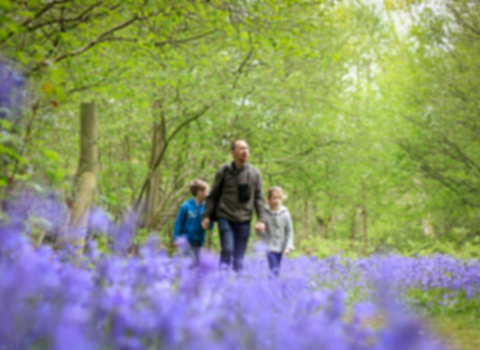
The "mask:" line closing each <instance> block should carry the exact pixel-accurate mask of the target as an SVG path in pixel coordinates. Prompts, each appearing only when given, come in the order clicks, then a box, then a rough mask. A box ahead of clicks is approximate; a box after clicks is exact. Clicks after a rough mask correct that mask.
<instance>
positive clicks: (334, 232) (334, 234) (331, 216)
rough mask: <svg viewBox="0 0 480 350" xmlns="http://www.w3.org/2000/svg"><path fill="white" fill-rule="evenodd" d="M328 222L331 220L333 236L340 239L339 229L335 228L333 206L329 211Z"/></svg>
mask: <svg viewBox="0 0 480 350" xmlns="http://www.w3.org/2000/svg"><path fill="white" fill-rule="evenodd" d="M328 222H329V224H328V225H329V227H330V229H331V230H332V232H333V237H334V238H335V239H338V234H337V229H336V228H335V216H334V215H333V209H332V207H330V209H329V212H328Z"/></svg>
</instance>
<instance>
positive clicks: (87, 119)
mask: <svg viewBox="0 0 480 350" xmlns="http://www.w3.org/2000/svg"><path fill="white" fill-rule="evenodd" d="M97 135H98V107H97V104H96V103H95V102H90V103H82V104H81V106H80V159H79V162H78V169H77V174H76V178H75V190H74V197H73V202H72V210H71V213H70V218H69V225H68V232H67V237H66V239H67V243H69V244H72V245H73V246H75V247H76V249H77V255H81V254H82V253H83V249H84V246H85V236H86V234H87V228H88V214H89V212H90V207H91V205H92V204H93V199H94V196H95V190H96V187H97V179H96V173H97V163H98V146H97Z"/></svg>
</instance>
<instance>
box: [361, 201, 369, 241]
mask: <svg viewBox="0 0 480 350" xmlns="http://www.w3.org/2000/svg"><path fill="white" fill-rule="evenodd" d="M362 228H363V242H364V244H365V249H367V248H368V213H367V207H366V206H365V204H362Z"/></svg>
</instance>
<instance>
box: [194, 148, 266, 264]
mask: <svg viewBox="0 0 480 350" xmlns="http://www.w3.org/2000/svg"><path fill="white" fill-rule="evenodd" d="M231 152H232V156H233V162H232V163H231V164H225V165H223V166H221V167H220V168H219V169H218V170H217V172H216V174H215V180H214V182H213V186H212V190H211V192H210V194H209V196H208V197H207V200H206V204H205V211H204V213H203V215H202V227H203V228H204V229H208V228H209V227H210V221H211V219H212V218H213V217H216V218H217V219H218V229H219V231H220V244H221V246H222V251H221V253H220V263H221V264H226V265H230V264H231V262H232V258H233V269H234V270H235V271H240V270H241V269H242V268H243V257H244V255H245V251H246V250H247V244H248V238H249V237H250V222H251V220H252V216H253V207H255V210H256V212H257V217H258V221H257V222H256V224H255V226H254V228H255V229H256V230H258V231H259V232H260V233H263V231H264V230H265V205H264V199H263V189H262V177H261V176H260V172H259V171H258V169H257V168H255V167H253V166H251V165H250V164H249V163H248V157H249V150H248V145H247V143H246V142H245V141H243V140H237V141H234V142H233V143H232V145H231Z"/></svg>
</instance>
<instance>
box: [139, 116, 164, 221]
mask: <svg viewBox="0 0 480 350" xmlns="http://www.w3.org/2000/svg"><path fill="white" fill-rule="evenodd" d="M164 147H165V133H164V128H163V123H158V122H154V123H153V135H152V150H151V154H150V162H149V169H150V177H149V179H148V185H147V189H146V191H145V201H144V204H143V205H144V207H143V215H144V216H143V220H142V227H150V226H151V224H152V222H153V221H154V220H155V213H156V207H157V203H158V195H159V185H160V180H161V171H160V169H159V168H155V162H156V160H157V159H158V157H159V156H160V154H161V152H162V151H163V148H164Z"/></svg>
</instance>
